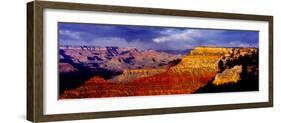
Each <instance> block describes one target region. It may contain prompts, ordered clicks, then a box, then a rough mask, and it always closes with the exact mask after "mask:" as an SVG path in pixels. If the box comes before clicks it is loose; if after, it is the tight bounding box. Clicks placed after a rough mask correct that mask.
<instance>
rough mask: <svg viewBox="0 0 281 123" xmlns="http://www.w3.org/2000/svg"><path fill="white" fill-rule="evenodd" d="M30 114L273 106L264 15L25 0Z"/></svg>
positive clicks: (54, 116)
mask: <svg viewBox="0 0 281 123" xmlns="http://www.w3.org/2000/svg"><path fill="white" fill-rule="evenodd" d="M27 13H28V15H27V19H28V20H27V52H28V55H27V66H28V68H27V119H28V120H29V121H33V122H45V121H59V120H79V119H91V118H107V117H122V116H139V115H153V114H168V113H185V112H198V111H213V110H230V109H243V108H258V107H272V106H273V17H272V16H265V15H247V14H234V13H217V12H201V11H187V10H171V9H156V8H140V7H125V6H109V5H94V4H80V3H62V2H46V1H34V2H30V3H28V4H27Z"/></svg>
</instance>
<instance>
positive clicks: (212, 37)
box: [58, 23, 259, 50]
mask: <svg viewBox="0 0 281 123" xmlns="http://www.w3.org/2000/svg"><path fill="white" fill-rule="evenodd" d="M58 31H59V33H58V34H59V44H60V45H92V46H102V47H104V46H118V47H136V48H138V49H141V50H145V49H158V50H185V49H192V48H194V47H196V46H218V47H258V41H259V39H258V37H259V32H258V31H246V30H214V29H194V28H177V27H152V26H132V25H102V24H83V23H58Z"/></svg>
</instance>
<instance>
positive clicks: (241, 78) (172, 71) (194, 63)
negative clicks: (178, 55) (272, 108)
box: [60, 47, 258, 99]
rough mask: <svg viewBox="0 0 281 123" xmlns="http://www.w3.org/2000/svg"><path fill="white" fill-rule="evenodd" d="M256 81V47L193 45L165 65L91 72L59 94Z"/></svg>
mask: <svg viewBox="0 0 281 123" xmlns="http://www.w3.org/2000/svg"><path fill="white" fill-rule="evenodd" d="M148 52H151V51H148ZM152 52H154V51H152ZM148 57H150V56H148ZM159 57H160V56H159ZM135 59H137V58H135ZM257 81H258V49H257V48H219V47H196V48H194V49H193V50H192V51H191V52H190V53H189V54H188V55H186V56H185V57H183V58H182V59H181V60H174V61H173V62H170V63H169V65H168V67H167V66H166V67H158V68H144V69H125V70H124V71H123V72H122V74H120V75H116V76H114V77H111V78H109V79H104V78H103V77H97V76H94V77H92V78H91V79H89V80H88V81H87V82H86V83H85V84H83V85H82V86H80V87H79V88H76V89H73V90H67V91H64V93H63V94H62V95H61V96H60V98H61V99H68V98H93V97H116V96H147V95H167V94H190V93H202V92H220V91H249V90H250V91H251V90H257V89H258V85H256V82H257ZM250 82H252V83H250ZM245 83H246V84H245ZM249 83H250V84H249ZM251 84H253V85H252V86H251ZM233 85H239V86H238V89H237V87H236V86H235V87H234V88H231V89H229V87H231V86H233ZM226 86H227V87H226ZM220 89H221V90H220Z"/></svg>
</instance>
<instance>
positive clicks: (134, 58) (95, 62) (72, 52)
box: [59, 46, 182, 93]
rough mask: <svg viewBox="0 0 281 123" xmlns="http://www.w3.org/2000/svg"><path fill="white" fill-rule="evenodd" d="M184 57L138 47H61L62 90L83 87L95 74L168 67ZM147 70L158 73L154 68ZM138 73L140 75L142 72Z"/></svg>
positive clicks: (110, 76) (104, 74) (109, 75)
mask: <svg viewBox="0 0 281 123" xmlns="http://www.w3.org/2000/svg"><path fill="white" fill-rule="evenodd" d="M181 57H182V55H175V54H169V53H166V52H159V51H155V50H138V49H136V48H118V47H95V46H60V47H59V59H60V62H59V71H60V73H59V74H60V77H59V78H60V93H63V91H64V90H70V89H74V88H77V87H79V86H81V85H82V84H84V83H85V81H86V80H87V79H89V78H91V77H92V76H101V77H103V78H105V79H110V78H112V77H114V76H116V75H119V74H122V73H123V72H124V73H125V74H126V73H127V70H131V69H134V71H138V69H141V70H143V69H153V68H167V67H169V66H171V65H172V63H171V62H173V61H174V60H177V59H180V58H181ZM124 70H125V71H124ZM147 71H148V72H149V73H157V72H153V70H152V71H150V70H147ZM154 71H155V70H154ZM129 73H132V72H129ZM133 73H136V72H133ZM139 73H140V74H138V75H141V74H142V73H141V72H139ZM142 76H144V75H142ZM132 77H135V75H133V76H132ZM132 77H131V78H132ZM128 78H130V77H128ZM120 81H125V80H120V79H118V78H117V79H116V82H120Z"/></svg>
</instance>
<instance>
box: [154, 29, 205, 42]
mask: <svg viewBox="0 0 281 123" xmlns="http://www.w3.org/2000/svg"><path fill="white" fill-rule="evenodd" d="M162 34H165V35H163V36H160V37H157V38H154V39H152V40H153V42H155V43H164V42H170V41H195V39H196V38H199V37H202V36H203V34H202V32H201V31H200V30H194V29H186V30H183V31H177V30H171V29H167V30H165V31H163V32H162Z"/></svg>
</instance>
